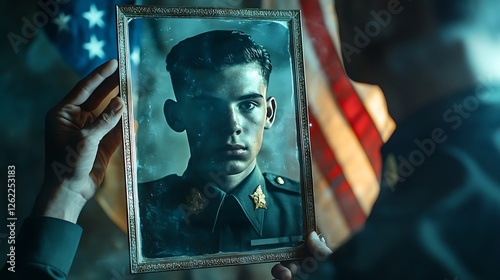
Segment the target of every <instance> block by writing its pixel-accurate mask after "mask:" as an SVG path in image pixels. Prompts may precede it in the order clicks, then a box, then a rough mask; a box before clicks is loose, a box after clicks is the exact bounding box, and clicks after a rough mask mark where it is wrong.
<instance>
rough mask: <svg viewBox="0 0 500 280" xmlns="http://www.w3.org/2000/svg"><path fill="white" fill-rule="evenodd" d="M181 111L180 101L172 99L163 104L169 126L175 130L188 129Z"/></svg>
mask: <svg viewBox="0 0 500 280" xmlns="http://www.w3.org/2000/svg"><path fill="white" fill-rule="evenodd" d="M179 112H180V110H179V103H177V102H175V101H173V100H172V99H168V100H167V101H165V104H164V105H163V114H165V120H167V123H168V126H170V128H172V129H173V130H174V131H175V132H183V131H184V130H185V129H186V128H185V127H184V123H183V122H182V118H181V115H180V114H179Z"/></svg>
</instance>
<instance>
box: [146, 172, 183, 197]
mask: <svg viewBox="0 0 500 280" xmlns="http://www.w3.org/2000/svg"><path fill="white" fill-rule="evenodd" d="M182 182H183V178H182V177H181V176H178V175H177V174H170V175H167V176H165V177H162V178H160V179H156V180H153V181H148V182H142V183H138V184H137V188H138V190H139V193H147V194H148V195H150V196H156V197H161V196H162V195H164V194H166V193H169V192H172V191H176V190H178V189H179V187H181V186H182Z"/></svg>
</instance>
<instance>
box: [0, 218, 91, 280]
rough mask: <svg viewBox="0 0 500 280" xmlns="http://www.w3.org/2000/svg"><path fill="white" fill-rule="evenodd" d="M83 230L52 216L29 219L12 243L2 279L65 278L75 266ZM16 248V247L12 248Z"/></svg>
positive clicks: (0, 273)
mask: <svg viewBox="0 0 500 280" xmlns="http://www.w3.org/2000/svg"><path fill="white" fill-rule="evenodd" d="M81 235H82V228H81V227H80V226H78V225H76V224H73V223H70V222H67V221H64V220H60V219H55V218H49V217H30V218H27V219H26V220H25V221H24V223H23V225H22V227H21V230H20V232H19V234H18V236H17V238H16V239H15V244H9V245H8V246H9V252H11V249H13V248H14V251H13V252H14V254H11V253H12V252H11V253H9V254H11V256H8V258H7V263H6V264H5V265H4V267H3V268H2V270H1V272H0V278H1V279H66V277H67V276H68V272H69V269H70V268H71V264H72V263H73V258H74V256H75V253H76V250H77V248H78V243H79V242H80V237H81ZM11 246H15V247H11Z"/></svg>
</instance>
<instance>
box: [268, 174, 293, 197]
mask: <svg viewBox="0 0 500 280" xmlns="http://www.w3.org/2000/svg"><path fill="white" fill-rule="evenodd" d="M262 175H264V178H265V179H266V181H267V182H269V184H270V185H271V186H273V187H276V188H278V189H281V190H286V191H289V192H293V193H298V194H300V184H299V182H297V181H295V180H292V179H290V178H287V177H284V176H281V175H277V174H274V173H269V172H265V173H262Z"/></svg>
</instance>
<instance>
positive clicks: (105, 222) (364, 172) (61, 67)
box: [0, 0, 393, 280]
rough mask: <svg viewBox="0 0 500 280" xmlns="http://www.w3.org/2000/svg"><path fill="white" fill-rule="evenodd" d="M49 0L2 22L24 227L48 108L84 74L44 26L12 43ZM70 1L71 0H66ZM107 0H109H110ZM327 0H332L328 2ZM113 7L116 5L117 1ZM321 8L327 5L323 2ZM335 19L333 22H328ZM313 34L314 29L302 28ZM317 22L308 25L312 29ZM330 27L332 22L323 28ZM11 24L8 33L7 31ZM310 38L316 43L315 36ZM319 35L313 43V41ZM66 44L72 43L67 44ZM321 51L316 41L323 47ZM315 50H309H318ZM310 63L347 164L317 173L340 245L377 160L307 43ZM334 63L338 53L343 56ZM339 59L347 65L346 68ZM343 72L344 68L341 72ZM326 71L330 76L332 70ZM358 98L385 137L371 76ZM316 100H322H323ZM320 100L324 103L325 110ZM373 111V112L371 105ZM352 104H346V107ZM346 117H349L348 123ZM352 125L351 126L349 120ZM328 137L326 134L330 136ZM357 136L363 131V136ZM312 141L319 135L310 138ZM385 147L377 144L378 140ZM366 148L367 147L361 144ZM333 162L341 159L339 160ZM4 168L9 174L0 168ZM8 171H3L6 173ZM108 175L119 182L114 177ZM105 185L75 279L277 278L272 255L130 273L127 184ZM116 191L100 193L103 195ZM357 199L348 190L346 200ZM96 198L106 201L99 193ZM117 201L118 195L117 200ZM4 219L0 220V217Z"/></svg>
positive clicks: (6, 110) (14, 5) (322, 220)
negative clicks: (122, 207)
mask: <svg viewBox="0 0 500 280" xmlns="http://www.w3.org/2000/svg"><path fill="white" fill-rule="evenodd" d="M39 1H40V2H44V3H45V2H47V1H48V0H29V1H28V0H26V1H15V0H6V1H3V7H4V8H2V9H0V15H1V17H2V23H1V25H0V36H1V38H2V39H1V40H0V62H1V67H0V92H1V98H2V101H1V102H0V114H1V118H0V122H1V124H2V132H3V133H2V136H1V142H0V143H1V145H0V146H1V149H2V155H1V157H0V161H1V165H0V166H1V170H3V171H2V172H3V173H2V172H0V180H1V181H2V182H6V178H7V177H6V173H7V166H9V165H15V167H16V217H17V218H18V221H17V229H19V227H20V225H21V223H22V220H23V219H24V218H26V217H27V216H28V215H29V214H30V211H31V207H32V205H33V202H34V200H35V197H36V194H37V193H38V191H39V188H40V185H41V183H42V179H43V159H44V154H43V151H44V117H45V113H46V112H47V111H48V110H49V109H50V108H51V107H52V106H54V105H55V104H56V103H57V102H58V101H59V100H61V98H62V97H63V96H64V95H66V93H67V92H68V91H69V90H70V89H71V88H72V87H73V86H74V85H75V83H76V82H77V81H78V80H79V79H80V77H81V76H82V74H81V72H82V71H83V70H75V67H74V65H72V64H71V63H70V62H68V60H67V59H65V58H64V51H61V48H62V49H63V50H64V45H62V47H61V45H59V48H58V47H56V45H55V44H54V42H53V41H52V40H51V39H49V36H48V35H47V33H46V32H45V31H44V30H43V29H44V28H43V27H42V28H39V29H38V30H37V31H35V32H32V34H30V36H29V38H28V37H23V38H24V39H23V40H21V41H17V42H21V43H19V44H17V45H16V44H13V43H12V42H13V41H12V38H13V37H12V36H13V35H12V33H15V34H18V35H21V33H22V32H23V26H24V25H25V22H26V20H31V19H32V18H33V16H34V15H35V14H36V13H37V11H38V10H39V4H38V2H39ZM314 1H315V2H318V3H320V4H319V5H320V6H321V7H323V10H322V12H323V14H324V15H325V16H326V17H327V16H328V15H330V16H331V18H328V17H327V18H326V19H325V21H327V22H328V23H327V26H326V27H323V28H324V29H325V30H328V32H329V34H330V36H332V38H334V37H335V36H336V34H335V32H336V31H335V22H334V17H333V14H334V13H333V6H332V2H331V1H319V0H314ZM66 2H68V0H66ZM103 2H104V1H103ZM302 2H305V1H302ZM327 2H328V3H327ZM139 4H147V5H164V6H190V7H195V6H197V7H225V8H261V7H264V8H287V9H293V8H295V9H297V8H300V5H299V1H298V0H297V1H292V0H291V1H288V0H283V1H279V0H275V1H271V0H269V1H260V0H198V1H196V0H192V1H181V0H177V1H169V0H164V1H160V0H144V1H142V2H141V3H139ZM106 13H110V14H111V13H112V14H114V10H109V11H108V10H107V11H106ZM320 13H321V11H320ZM327 28H328V29H327ZM304 31H305V33H306V35H307V30H305V29H304ZM309 32H311V30H309ZM325 32H326V31H325ZM9 34H11V35H9ZM310 36H312V37H311V38H312V39H313V40H310V41H308V42H305V44H304V47H305V48H310V49H312V45H311V44H314V36H313V35H310ZM311 42H312V43H311ZM68 48H69V46H68ZM316 51H317V49H316ZM313 52H314V51H311V53H313ZM304 56H305V60H306V70H307V72H308V73H313V74H310V75H309V77H310V79H309V80H308V86H307V87H308V95H309V100H310V102H312V104H318V106H316V107H315V108H312V110H311V111H313V112H312V113H314V114H316V117H317V119H318V120H319V122H320V124H319V125H322V126H323V128H324V131H330V132H331V133H332V135H333V136H330V138H329V140H328V139H327V140H328V144H329V145H330V147H331V150H332V151H333V153H334V154H335V155H336V156H337V162H336V163H335V164H339V163H338V162H341V163H340V164H342V170H343V173H342V172H341V175H339V176H340V177H338V178H330V177H327V176H325V172H324V171H325V168H322V166H321V164H322V163H321V162H320V161H319V160H318V159H315V160H313V167H314V173H313V174H314V176H315V178H314V181H315V195H316V208H317V220H318V227H319V230H320V231H322V232H323V234H324V235H325V236H326V237H327V241H328V244H329V245H330V246H331V247H332V248H335V247H336V246H338V245H339V244H340V243H341V242H342V241H344V240H345V239H346V238H348V236H349V235H350V234H351V232H352V231H354V230H356V229H357V228H359V226H360V225H361V224H362V221H363V217H365V215H366V214H367V213H368V212H369V209H370V207H371V204H372V203H373V200H374V199H375V197H376V195H377V193H378V186H377V178H378V177H377V172H379V170H378V168H377V167H375V168H374V167H373V164H372V163H371V162H370V160H369V159H367V158H368V156H367V153H368V152H367V151H366V149H365V150H363V147H362V145H360V144H359V143H362V141H361V140H360V141H359V142H357V141H353V139H354V140H356V137H357V135H354V134H353V132H345V133H344V132H343V131H344V130H346V129H349V127H350V126H351V125H352V124H350V123H349V121H350V120H349V118H348V117H343V116H342V114H340V115H336V113H335V112H333V110H330V109H329V107H322V106H323V105H324V104H326V103H325V102H330V103H331V106H332V107H331V108H334V109H335V108H337V109H339V108H340V109H342V106H341V105H342V103H341V102H339V100H336V99H335V98H336V97H335V95H334V92H332V96H333V97H328V96H327V97H328V98H326V99H324V97H323V94H325V93H324V91H323V90H321V89H320V88H319V87H320V86H321V85H322V83H326V82H325V79H326V78H324V77H322V75H319V74H318V72H317V71H315V67H320V66H318V65H319V62H318V60H319V59H320V55H317V56H316V57H314V55H312V54H309V53H308V52H305V54H304ZM336 59H337V60H336V62H335V63H337V64H339V62H338V58H336ZM339 69H340V68H339ZM338 75H343V72H338ZM326 80H327V79H326ZM353 86H354V89H355V90H356V91H355V92H356V93H357V95H358V96H359V97H358V98H359V99H360V100H361V102H362V103H363V104H364V106H365V110H366V111H367V112H368V115H369V116H371V118H372V120H373V125H374V127H375V129H376V130H377V132H378V133H379V135H380V139H381V140H382V141H383V140H385V139H387V137H388V135H389V134H390V132H391V131H392V129H393V124H392V121H391V120H390V118H388V116H387V114H386V112H385V104H384V102H383V97H381V93H380V91H379V90H378V89H376V88H372V87H367V86H364V85H353ZM319 104H323V105H322V106H319ZM320 110H322V113H321V114H320V113H318V112H319V111H320ZM374 112H375V113H374ZM344 113H345V112H344ZM344 127H346V128H345V129H344ZM346 131H347V130H346ZM327 137H328V136H327ZM358 138H359V136H358ZM313 142H314V141H313ZM314 145H315V144H314V143H313V155H314V153H316V154H317V155H322V154H323V153H324V151H322V150H320V149H319V146H318V147H315V146H314ZM375 146H376V147H375V148H376V150H377V152H378V147H377V145H375ZM360 151H361V152H360ZM332 164H334V163H333V162H332ZM3 174H5V175H3ZM2 176H5V177H2ZM345 181H347V182H348V183H350V186H351V192H350V196H348V197H346V201H350V200H352V198H353V197H354V200H355V202H356V203H357V204H356V205H357V207H358V208H359V209H358V211H361V213H362V214H363V215H362V218H361V223H360V222H358V223H357V224H354V223H352V222H351V221H352V219H350V218H349V215H348V214H346V213H347V210H345V209H352V208H349V205H347V206H346V203H349V202H346V203H344V202H343V197H342V196H341V195H340V193H339V188H338V187H339V186H343V185H342V184H343V182H345ZM107 184H108V185H109V184H113V182H111V183H110V182H109V180H108V181H107ZM1 186H2V193H3V194H6V187H4V186H6V184H4V183H2V184H1ZM103 192H104V194H99V197H100V198H99V199H98V200H91V201H90V202H89V203H88V205H87V206H86V207H85V209H84V211H83V212H82V214H81V216H80V219H79V222H78V223H79V224H80V225H81V226H82V227H83V228H84V233H83V237H82V240H81V242H80V247H79V249H78V252H77V256H76V258H75V260H74V263H73V267H72V269H71V271H70V276H69V279H112V280H123V279H130V280H131V279H167V278H168V279H183V280H188V279H271V278H272V277H271V275H270V269H271V267H272V266H273V265H274V264H272V263H270V264H256V265H245V266H235V267H223V268H211V269H198V270H192V271H178V272H168V273H152V274H138V275H130V274H129V254H128V237H127V235H126V233H125V232H124V230H123V229H124V224H123V220H120V219H121V217H122V216H123V215H124V213H122V212H120V211H118V213H117V211H116V210H113V209H110V207H113V203H114V202H113V201H114V200H115V201H122V202H124V201H125V197H124V196H123V193H121V192H118V193H114V192H109V191H108V192H107V193H106V190H103ZM110 196H111V197H112V198H111V199H108V200H106V199H103V198H102V197H108V198H109V197H110ZM5 197H6V195H2V200H1V201H0V208H1V210H0V221H5V220H6V211H5V210H4V209H7V205H6V204H7V202H6V199H5ZM349 199H350V200H349ZM98 201H99V202H98ZM110 201H111V202H110ZM2 223H3V222H2ZM6 238H7V229H6V228H4V227H0V263H2V264H3V263H4V262H5V260H6V254H7V247H8V246H7V242H6V240H7V239H6Z"/></svg>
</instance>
